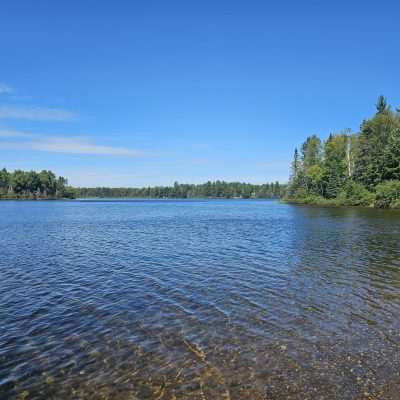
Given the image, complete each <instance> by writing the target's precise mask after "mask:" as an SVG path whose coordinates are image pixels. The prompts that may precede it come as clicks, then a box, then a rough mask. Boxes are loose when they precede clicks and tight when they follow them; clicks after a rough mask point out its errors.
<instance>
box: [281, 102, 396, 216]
mask: <svg viewBox="0 0 400 400" xmlns="http://www.w3.org/2000/svg"><path fill="white" fill-rule="evenodd" d="M286 200H287V201H289V202H297V203H310V204H322V205H324V204H327V205H330V204H332V205H362V206H375V207H380V208H400V109H396V110H395V111H393V110H392V108H391V107H390V106H389V105H388V104H387V101H386V98H385V97H384V96H380V97H379V99H378V102H377V104H376V113H375V114H374V115H373V116H372V117H371V118H369V119H367V120H364V121H363V122H362V124H361V126H360V131H359V132H357V133H351V132H350V131H349V130H346V131H343V132H339V133H335V134H330V135H329V137H328V139H327V140H325V141H322V140H321V139H320V138H319V137H318V136H316V135H312V136H309V137H308V138H307V139H306V141H305V142H304V143H303V144H302V145H301V147H300V150H298V149H297V148H296V149H295V151H294V157H293V162H292V166H291V176H290V180H289V185H288V190H287V194H286Z"/></svg>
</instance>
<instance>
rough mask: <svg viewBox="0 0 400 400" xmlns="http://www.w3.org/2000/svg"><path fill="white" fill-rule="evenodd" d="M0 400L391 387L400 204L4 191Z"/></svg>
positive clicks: (399, 297)
mask: <svg viewBox="0 0 400 400" xmlns="http://www.w3.org/2000/svg"><path fill="white" fill-rule="evenodd" d="M0 301H1V307H0V321H1V324H0V398H1V399H107V398H110V399H140V400H142V399H159V400H161V399H171V400H172V399H177V400H178V399H202V400H204V399H211V400H213V399H232V400H233V399H255V400H257V399H265V400H268V399H301V400H304V399H306V398H309V399H313V400H314V399H399V397H398V396H399V393H400V375H399V373H400V347H399V346H400V212H396V211H384V210H372V209H356V208H347V209H346V208H337V209H335V208H318V207H305V206H303V207H302V206H292V205H287V204H280V203H279V202H276V201H261V200H260V201H258V200H204V201H201V200H193V201H189V200H186V201H185V200H176V201H175V200H160V201H156V200H154V201H152V200H143V201H140V200H131V201H65V202H64V201H36V202H35V201H19V202H18V201H2V202H0Z"/></svg>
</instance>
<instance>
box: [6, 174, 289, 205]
mask: <svg viewBox="0 0 400 400" xmlns="http://www.w3.org/2000/svg"><path fill="white" fill-rule="evenodd" d="M285 190H286V185H282V184H279V182H275V183H266V184H263V185H253V184H250V183H240V182H229V183H228V182H223V181H215V182H207V183H204V184H199V185H193V184H179V183H178V182H175V184H174V185H173V186H155V187H144V188H129V187H127V188H114V187H95V188H73V187H70V186H68V181H67V179H65V178H63V177H61V176H60V177H57V176H56V175H55V174H54V173H53V172H52V171H41V172H39V173H37V172H35V171H21V170H16V171H14V172H8V171H7V170H6V169H2V170H0V199H28V200H30V199H31V200H34V199H62V198H64V199H65V198H69V199H72V198H114V197H115V198H181V199H186V198H243V199H249V198H280V197H283V196H284V193H285Z"/></svg>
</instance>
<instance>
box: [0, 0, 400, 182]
mask: <svg viewBox="0 0 400 400" xmlns="http://www.w3.org/2000/svg"><path fill="white" fill-rule="evenodd" d="M0 12H1V24H0V54H1V58H0V154H1V156H0V164H1V166H3V165H4V166H5V167H7V168H8V169H11V170H13V169H16V168H21V169H35V170H41V169H52V170H53V171H55V172H56V173H57V174H60V175H64V176H66V177H68V178H69V180H70V183H72V184H74V185H86V186H97V185H107V186H143V185H157V184H171V183H173V182H174V181H176V180H177V181H179V182H193V183H199V182H203V181H206V180H209V179H210V180H214V179H224V180H229V181H232V180H235V181H236V180H240V181H249V182H254V183H262V182H266V181H275V180H279V181H282V182H284V181H286V180H287V177H288V172H289V163H290V159H291V157H292V153H293V149H294V147H295V146H298V145H299V144H300V143H301V142H302V141H303V140H304V139H305V137H306V136H307V135H309V134H313V133H316V134H319V135H320V136H321V137H323V138H324V137H326V136H327V135H328V134H329V132H332V131H333V132H335V131H340V130H342V129H344V128H351V129H353V130H354V131H356V130H357V129H358V127H359V124H360V122H361V121H362V120H363V119H364V118H367V117H368V116H369V115H371V114H372V113H373V112H374V103H375V102H376V98H377V96H378V95H379V94H384V95H386V96H387V98H388V100H389V102H390V103H391V104H393V105H397V106H399V105H400V90H399V89H400V84H399V82H400V51H399V49H400V28H399V26H400V23H399V15H400V3H399V2H398V1H386V2H384V3H382V2H377V1H369V0H366V1H357V0H356V1H346V2H345V1H329V2H328V1H307V0H305V1H301V2H300V1H294V0H293V1H285V0H282V1H279V2H272V1H246V2H245V1H234V0H230V1H224V0H221V1H208V0H204V1H201V2H199V1H197V2H195V1H174V0H169V1H149V0H147V1H142V2H139V1H117V2H111V1H103V2H102V1H79V2H78V1H76V2H72V1H58V2H54V1H35V2H32V1H18V0H14V1H7V0H6V1H4V2H2V7H1V11H0Z"/></svg>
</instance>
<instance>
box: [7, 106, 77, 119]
mask: <svg viewBox="0 0 400 400" xmlns="http://www.w3.org/2000/svg"><path fill="white" fill-rule="evenodd" d="M1 118H3V119H27V120H31V121H73V120H75V119H77V115H76V114H74V113H72V112H70V111H66V110H60V109H57V108H41V107H12V106H3V107H0V119H1Z"/></svg>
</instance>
